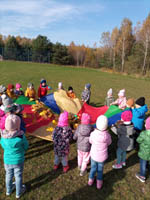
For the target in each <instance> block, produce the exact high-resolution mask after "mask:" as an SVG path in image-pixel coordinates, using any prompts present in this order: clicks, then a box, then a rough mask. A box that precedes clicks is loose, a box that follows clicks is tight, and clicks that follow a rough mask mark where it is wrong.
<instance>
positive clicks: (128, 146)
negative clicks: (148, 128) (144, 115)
mask: <svg viewBox="0 0 150 200" xmlns="http://www.w3.org/2000/svg"><path fill="white" fill-rule="evenodd" d="M131 120H132V112H131V111H130V110H127V111H124V112H123V113H122V114H121V121H120V122H119V123H117V124H115V125H114V126H113V127H112V128H111V130H112V131H113V132H114V133H115V134H117V135H118V143H117V146H118V148H117V152H116V154H117V162H116V164H114V165H113V166H112V168H114V169H121V168H122V167H124V166H126V152H127V151H131V150H132V149H133V147H134V138H133V135H134V133H135V130H134V126H133V124H132V122H131Z"/></svg>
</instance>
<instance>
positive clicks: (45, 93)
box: [38, 84, 50, 98]
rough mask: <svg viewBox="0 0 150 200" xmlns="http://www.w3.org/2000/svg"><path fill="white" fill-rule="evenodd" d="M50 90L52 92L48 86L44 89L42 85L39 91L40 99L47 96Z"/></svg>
mask: <svg viewBox="0 0 150 200" xmlns="http://www.w3.org/2000/svg"><path fill="white" fill-rule="evenodd" d="M48 90H50V89H49V87H48V86H46V87H42V85H41V84H40V87H39V89H38V97H39V98H41V97H44V96H46V95H47V92H48Z"/></svg>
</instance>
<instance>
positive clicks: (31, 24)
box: [0, 0, 150, 46]
mask: <svg viewBox="0 0 150 200" xmlns="http://www.w3.org/2000/svg"><path fill="white" fill-rule="evenodd" d="M149 13H150V0H0V34H3V35H6V36H7V35H9V34H10V35H15V36H17V35H20V36H22V37H23V36H25V37H30V38H35V37H36V36H37V35H39V34H41V35H44V36H47V37H48V38H49V39H50V40H51V41H52V42H54V43H55V42H57V41H58V42H61V43H62V44H69V43H70V42H71V41H74V42H75V43H76V44H83V43H84V44H86V45H89V46H92V45H93V44H94V43H95V42H96V43H97V44H98V45H99V40H100V36H101V33H102V32H105V31H111V30H112V29H113V28H114V27H115V26H117V27H118V28H119V27H120V24H121V21H122V20H123V18H125V17H127V18H129V19H130V20H131V21H132V22H133V26H135V25H136V23H137V22H138V21H140V22H143V20H145V19H146V17H147V16H148V14H149Z"/></svg>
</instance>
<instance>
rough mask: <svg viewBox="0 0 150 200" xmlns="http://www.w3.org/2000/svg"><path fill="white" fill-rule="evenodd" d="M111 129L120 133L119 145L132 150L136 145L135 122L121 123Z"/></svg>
mask: <svg viewBox="0 0 150 200" xmlns="http://www.w3.org/2000/svg"><path fill="white" fill-rule="evenodd" d="M111 130H112V131H113V132H114V133H115V134H117V135H118V143H117V145H118V147H119V148H120V149H122V150H124V151H131V150H132V149H133V147H134V137H133V135H134V133H135V130H134V126H133V124H120V125H118V127H116V126H114V127H112V128H111Z"/></svg>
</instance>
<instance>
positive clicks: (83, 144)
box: [73, 113, 93, 176]
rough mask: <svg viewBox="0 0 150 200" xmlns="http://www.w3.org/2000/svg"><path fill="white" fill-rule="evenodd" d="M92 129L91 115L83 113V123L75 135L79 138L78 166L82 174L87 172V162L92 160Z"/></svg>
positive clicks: (74, 137) (76, 138)
mask: <svg viewBox="0 0 150 200" xmlns="http://www.w3.org/2000/svg"><path fill="white" fill-rule="evenodd" d="M92 131H93V127H92V125H90V116H89V115H88V114H87V113H83V114H82V117H81V124H80V125H79V126H78V128H77V129H76V131H75V133H74V136H73V139H74V140H77V149H78V168H79V170H80V176H83V175H84V174H85V172H86V168H87V164H88V163H89V160H90V149H91V144H90V143H89V137H90V134H91V132H92Z"/></svg>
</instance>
